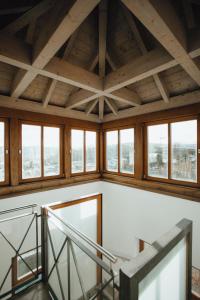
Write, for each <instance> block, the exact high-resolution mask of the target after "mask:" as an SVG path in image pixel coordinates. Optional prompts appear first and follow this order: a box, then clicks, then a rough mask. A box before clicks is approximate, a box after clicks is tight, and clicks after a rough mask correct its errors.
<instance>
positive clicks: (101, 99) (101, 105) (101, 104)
mask: <svg viewBox="0 0 200 300" xmlns="http://www.w3.org/2000/svg"><path fill="white" fill-rule="evenodd" d="M104 100H105V98H104V96H101V97H99V120H100V121H103V117H104V102H105V101H104Z"/></svg>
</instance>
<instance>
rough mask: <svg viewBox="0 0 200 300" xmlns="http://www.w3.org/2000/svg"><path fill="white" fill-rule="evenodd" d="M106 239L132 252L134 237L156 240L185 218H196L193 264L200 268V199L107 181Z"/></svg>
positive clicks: (110, 244)
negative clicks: (175, 195) (154, 191)
mask: <svg viewBox="0 0 200 300" xmlns="http://www.w3.org/2000/svg"><path fill="white" fill-rule="evenodd" d="M102 192H103V199H104V201H103V224H104V227H103V228H104V230H103V240H104V246H105V247H107V248H108V249H113V250H117V251H118V252H119V253H122V254H126V255H128V256H131V255H132V253H133V251H134V238H135V237H138V238H141V239H143V240H146V241H147V242H148V241H149V242H153V241H155V240H156V239H157V238H159V237H160V236H161V235H162V234H163V233H165V232H167V231H168V230H170V229H171V227H172V226H174V225H175V224H176V223H178V222H179V221H180V220H181V219H182V218H188V219H190V220H192V221H193V265H194V266H195V267H197V268H200V203H197V202H192V201H189V200H184V199H180V198H175V197H170V196H166V195H161V194H157V193H151V192H148V191H143V190H139V189H135V188H131V187H125V186H122V185H117V184H112V183H107V182H104V183H103V186H102Z"/></svg>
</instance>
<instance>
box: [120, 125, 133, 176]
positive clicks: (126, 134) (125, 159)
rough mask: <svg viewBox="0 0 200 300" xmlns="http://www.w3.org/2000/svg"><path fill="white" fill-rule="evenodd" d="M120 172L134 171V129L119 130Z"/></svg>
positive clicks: (131, 172)
mask: <svg viewBox="0 0 200 300" xmlns="http://www.w3.org/2000/svg"><path fill="white" fill-rule="evenodd" d="M120 172H122V173H130V174H133V173H134V129H133V128H130V129H123V130H120Z"/></svg>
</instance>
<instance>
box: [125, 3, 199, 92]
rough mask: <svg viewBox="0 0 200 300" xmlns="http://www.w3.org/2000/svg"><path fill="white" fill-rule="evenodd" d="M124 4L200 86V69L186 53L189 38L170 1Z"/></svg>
mask: <svg viewBox="0 0 200 300" xmlns="http://www.w3.org/2000/svg"><path fill="white" fill-rule="evenodd" d="M122 2H123V3H124V4H125V5H126V6H127V8H128V9H129V10H130V11H131V12H132V13H133V14H134V15H135V16H136V17H137V18H138V19H139V20H140V22H141V23H142V24H143V25H144V26H145V27H146V28H147V29H148V30H149V31H150V32H151V34H152V35H153V36H154V37H155V38H156V39H157V40H158V41H159V42H160V44H161V45H162V46H163V47H164V48H165V49H166V50H167V51H168V52H169V53H170V55H172V57H174V59H175V60H176V61H177V62H178V63H179V64H180V65H181V66H182V68H183V69H184V70H185V71H186V72H187V73H188V74H189V75H190V77H191V78H192V79H193V80H194V81H195V82H196V83H197V84H198V85H199V86H200V69H199V68H198V66H197V65H196V63H195V62H194V61H193V60H192V59H191V58H190V56H189V55H188V53H187V51H186V49H187V38H186V35H185V32H184V28H183V25H182V24H181V21H180V20H179V18H178V16H177V15H176V13H175V10H174V9H173V7H172V5H171V4H170V2H169V0H166V1H159V0H134V1H133V0H122ZM146 12H148V13H146Z"/></svg>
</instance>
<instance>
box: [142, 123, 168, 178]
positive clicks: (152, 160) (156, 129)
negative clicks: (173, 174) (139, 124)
mask: <svg viewBox="0 0 200 300" xmlns="http://www.w3.org/2000/svg"><path fill="white" fill-rule="evenodd" d="M147 136H148V175H149V176H152V177H159V178H168V124H161V125H153V126H148V132H147Z"/></svg>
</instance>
